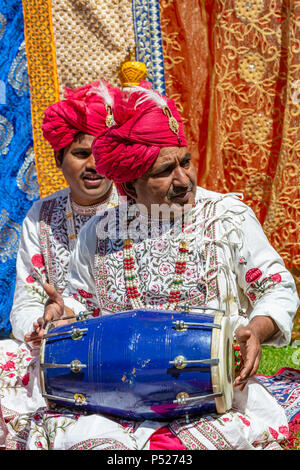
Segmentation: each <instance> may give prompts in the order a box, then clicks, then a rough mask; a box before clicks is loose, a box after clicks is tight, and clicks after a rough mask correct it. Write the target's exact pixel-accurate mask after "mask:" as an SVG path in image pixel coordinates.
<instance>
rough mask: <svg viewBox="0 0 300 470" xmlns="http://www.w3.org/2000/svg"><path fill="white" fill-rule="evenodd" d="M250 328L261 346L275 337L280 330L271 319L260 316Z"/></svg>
mask: <svg viewBox="0 0 300 470" xmlns="http://www.w3.org/2000/svg"><path fill="white" fill-rule="evenodd" d="M248 327H249V329H250V330H251V332H252V333H253V334H254V335H255V336H256V338H257V339H258V341H259V342H260V344H262V343H264V342H265V341H267V340H269V339H270V338H271V337H272V336H274V335H275V333H277V331H279V328H278V326H277V324H276V323H275V321H274V320H273V319H272V318H271V317H269V316H266V315H265V316H264V315H258V316H256V317H254V318H253V319H252V320H251V321H250V323H249V325H248Z"/></svg>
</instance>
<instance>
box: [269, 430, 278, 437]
mask: <svg viewBox="0 0 300 470" xmlns="http://www.w3.org/2000/svg"><path fill="white" fill-rule="evenodd" d="M269 431H270V434H271V435H272V437H274V439H277V437H278V436H279V434H278V432H277V431H275V429H273V428H270V427H269Z"/></svg>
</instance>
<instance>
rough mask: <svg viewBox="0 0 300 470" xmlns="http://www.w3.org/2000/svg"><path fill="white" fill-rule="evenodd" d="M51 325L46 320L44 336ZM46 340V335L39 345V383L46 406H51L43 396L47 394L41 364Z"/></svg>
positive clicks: (43, 360) (43, 358)
mask: <svg viewBox="0 0 300 470" xmlns="http://www.w3.org/2000/svg"><path fill="white" fill-rule="evenodd" d="M51 327H52V323H51V322H48V323H47V325H46V328H45V333H44V336H45V335H47V333H48V332H49V330H50V328H51ZM46 342H47V337H43V338H42V341H41V347H40V385H41V391H42V396H43V398H44V400H45V402H46V404H47V406H48V407H51V402H49V400H48V399H47V398H46V397H45V395H47V391H46V386H45V375H44V368H43V367H42V366H43V364H44V363H45V347H46Z"/></svg>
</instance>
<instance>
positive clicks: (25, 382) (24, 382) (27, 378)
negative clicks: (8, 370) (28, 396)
mask: <svg viewBox="0 0 300 470" xmlns="http://www.w3.org/2000/svg"><path fill="white" fill-rule="evenodd" d="M21 380H22V384H23V385H24V387H26V385H27V384H28V382H29V373H28V372H27V374H25V375H24V377H22V379H21Z"/></svg>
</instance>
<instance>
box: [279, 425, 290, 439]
mask: <svg viewBox="0 0 300 470" xmlns="http://www.w3.org/2000/svg"><path fill="white" fill-rule="evenodd" d="M278 431H279V432H280V433H281V434H283V435H284V436H285V437H289V434H290V432H289V428H288V427H287V426H280V427H279V428H278Z"/></svg>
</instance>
